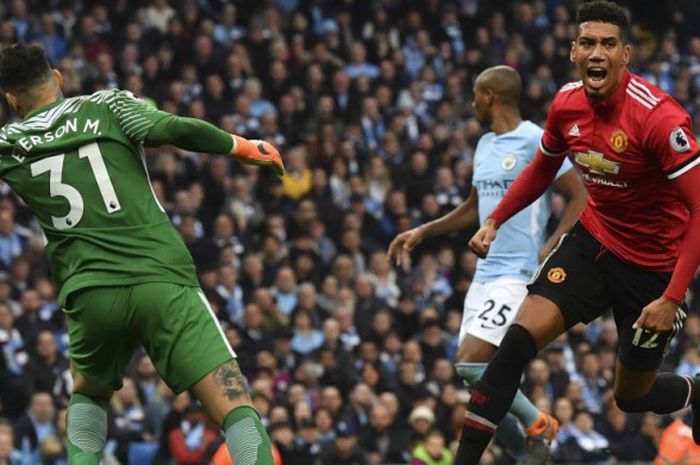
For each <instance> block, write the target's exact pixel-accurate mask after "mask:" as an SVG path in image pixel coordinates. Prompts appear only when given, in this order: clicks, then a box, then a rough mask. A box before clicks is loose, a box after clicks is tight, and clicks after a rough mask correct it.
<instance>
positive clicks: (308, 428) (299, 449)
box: [289, 417, 323, 464]
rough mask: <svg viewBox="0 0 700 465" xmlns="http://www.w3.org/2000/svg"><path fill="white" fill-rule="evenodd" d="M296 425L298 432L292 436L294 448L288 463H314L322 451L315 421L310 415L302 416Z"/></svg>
mask: <svg viewBox="0 0 700 465" xmlns="http://www.w3.org/2000/svg"><path fill="white" fill-rule="evenodd" d="M297 426H298V431H299V434H297V436H296V437H295V438H294V449H293V451H292V453H291V454H290V457H289V463H292V464H294V463H299V464H302V463H316V461H317V460H318V459H319V458H320V457H321V453H322V452H323V447H322V446H321V442H320V441H319V439H320V434H319V432H318V430H317V429H316V422H314V420H313V418H310V417H309V418H302V419H301V421H299V422H298V425H297Z"/></svg>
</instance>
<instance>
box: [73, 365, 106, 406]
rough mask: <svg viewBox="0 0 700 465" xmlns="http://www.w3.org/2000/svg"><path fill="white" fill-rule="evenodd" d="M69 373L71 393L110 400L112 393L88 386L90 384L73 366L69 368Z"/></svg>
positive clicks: (91, 385)
mask: <svg viewBox="0 0 700 465" xmlns="http://www.w3.org/2000/svg"><path fill="white" fill-rule="evenodd" d="M70 371H71V376H72V377H73V392H77V393H79V394H83V395H85V396H88V397H92V398H96V399H101V400H109V399H111V398H112V394H113V393H114V391H112V390H110V389H105V388H101V387H98V386H95V385H93V384H90V382H89V381H88V380H86V379H85V378H84V377H83V375H81V374H80V372H79V371H78V370H77V369H75V368H74V367H73V366H71V370H70Z"/></svg>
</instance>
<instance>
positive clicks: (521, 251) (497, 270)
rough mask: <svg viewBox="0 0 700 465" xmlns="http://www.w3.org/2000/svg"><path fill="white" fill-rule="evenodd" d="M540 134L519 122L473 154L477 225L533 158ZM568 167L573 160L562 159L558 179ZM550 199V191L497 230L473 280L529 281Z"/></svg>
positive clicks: (488, 138) (485, 140) (534, 127)
mask: <svg viewBox="0 0 700 465" xmlns="http://www.w3.org/2000/svg"><path fill="white" fill-rule="evenodd" d="M542 132H543V131H542V128H540V127H539V126H537V125H536V124H534V123H531V122H530V121H522V122H521V123H520V124H519V125H518V127H517V128H515V129H514V130H512V131H510V132H507V133H505V134H500V135H496V134H495V133H493V132H489V133H487V134H484V136H482V137H481V139H480V140H479V143H478V144H477V146H476V152H475V154H474V176H473V179H472V185H473V186H474V188H476V190H477V192H478V194H479V219H480V221H484V220H485V219H486V218H488V217H489V215H490V214H491V212H493V210H494V209H495V208H496V206H497V205H498V203H499V202H500V201H501V199H502V198H503V196H504V195H505V193H506V190H507V189H508V188H509V187H510V186H511V185H512V184H513V181H515V178H516V177H517V176H518V175H519V174H520V172H521V171H522V170H523V169H525V167H526V166H527V165H528V164H529V163H530V162H531V161H532V159H533V158H534V157H535V153H536V152H537V148H538V147H539V144H540V139H542ZM570 169H572V165H571V162H570V161H569V160H568V159H565V160H564V164H563V165H562V167H561V169H560V170H559V172H558V173H557V178H558V177H559V176H561V175H562V174H564V173H566V172H567V171H569V170H570ZM550 197H551V193H550V192H547V193H545V194H544V195H543V196H542V197H540V198H539V199H537V200H536V201H535V202H533V203H532V204H531V205H530V206H529V207H527V208H525V209H524V210H522V211H520V212H519V213H518V214H517V215H515V216H513V217H512V218H510V219H509V220H508V221H506V222H505V223H504V224H503V225H502V226H501V227H500V228H498V235H497V236H496V240H495V241H494V242H493V243H492V244H491V247H490V249H489V253H488V255H487V257H486V259H484V260H479V261H478V262H477V265H476V275H475V276H474V281H476V282H482V283H483V282H490V281H493V280H495V279H497V278H504V277H508V278H516V279H521V280H523V281H529V280H530V278H531V277H532V275H533V274H534V273H535V271H536V270H537V266H538V262H537V253H538V251H539V250H540V248H541V247H542V244H544V241H545V227H546V225H547V220H548V218H549V215H550V213H551V204H550Z"/></svg>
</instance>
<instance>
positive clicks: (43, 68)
mask: <svg viewBox="0 0 700 465" xmlns="http://www.w3.org/2000/svg"><path fill="white" fill-rule="evenodd" d="M49 76H51V65H50V64H49V60H48V59H47V58H46V51H45V50H44V47H42V46H41V45H40V44H28V43H25V42H17V43H14V44H12V45H8V46H6V47H4V48H2V49H1V50H0V87H1V88H2V89H3V90H4V91H5V92H12V93H22V92H25V91H27V90H30V89H32V88H33V87H35V86H37V85H39V84H42V83H43V82H45V81H46V79H48V78H49Z"/></svg>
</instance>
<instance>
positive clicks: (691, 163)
mask: <svg viewBox="0 0 700 465" xmlns="http://www.w3.org/2000/svg"><path fill="white" fill-rule="evenodd" d="M698 164H700V151H699V152H698V153H696V154H695V155H693V156H692V157H690V158H688V159H687V160H686V161H684V162H683V163H681V164H680V165H678V166H674V167H673V168H672V169H671V170H669V171H666V177H667V178H668V179H674V178H677V177H678V176H680V175H681V174H683V173H686V172H688V171H690V170H691V169H693V168H694V167H695V166H696V165H698Z"/></svg>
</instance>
